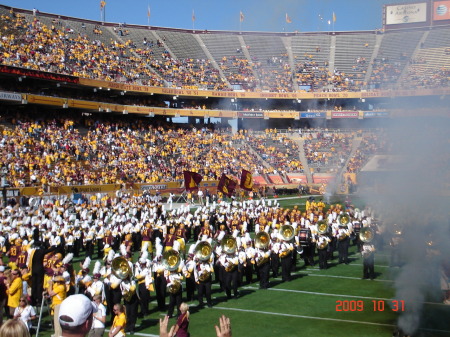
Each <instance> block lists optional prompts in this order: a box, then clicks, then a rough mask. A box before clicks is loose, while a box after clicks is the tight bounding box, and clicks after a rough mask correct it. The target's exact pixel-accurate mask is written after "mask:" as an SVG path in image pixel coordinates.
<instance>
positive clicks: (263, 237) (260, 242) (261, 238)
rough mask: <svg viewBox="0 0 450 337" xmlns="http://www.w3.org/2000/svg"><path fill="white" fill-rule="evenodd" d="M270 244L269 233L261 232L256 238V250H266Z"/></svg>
mask: <svg viewBox="0 0 450 337" xmlns="http://www.w3.org/2000/svg"><path fill="white" fill-rule="evenodd" d="M269 244H270V236H269V234H267V232H259V233H258V234H256V236H255V248H258V249H263V250H266V249H267V248H268V247H269Z"/></svg>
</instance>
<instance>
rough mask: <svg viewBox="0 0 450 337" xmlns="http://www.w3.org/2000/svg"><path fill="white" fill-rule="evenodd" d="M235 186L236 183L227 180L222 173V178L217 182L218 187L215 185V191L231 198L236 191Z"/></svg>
mask: <svg viewBox="0 0 450 337" xmlns="http://www.w3.org/2000/svg"><path fill="white" fill-rule="evenodd" d="M236 185H237V183H236V182H235V181H234V180H232V179H230V178H228V177H227V176H226V175H225V174H223V173H222V177H220V180H219V185H217V190H218V191H220V192H222V193H223V194H225V195H226V196H227V197H231V196H232V195H233V192H234V190H235V189H236Z"/></svg>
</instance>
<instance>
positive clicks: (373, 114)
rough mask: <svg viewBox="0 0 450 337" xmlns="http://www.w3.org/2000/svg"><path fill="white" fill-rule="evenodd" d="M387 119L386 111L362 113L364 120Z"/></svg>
mask: <svg viewBox="0 0 450 337" xmlns="http://www.w3.org/2000/svg"><path fill="white" fill-rule="evenodd" d="M376 117H389V112H387V111H364V118H376Z"/></svg>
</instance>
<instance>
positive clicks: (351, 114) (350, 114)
mask: <svg viewBox="0 0 450 337" xmlns="http://www.w3.org/2000/svg"><path fill="white" fill-rule="evenodd" d="M358 117H359V113H358V111H332V112H331V118H358Z"/></svg>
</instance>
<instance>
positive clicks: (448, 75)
mask: <svg viewBox="0 0 450 337" xmlns="http://www.w3.org/2000/svg"><path fill="white" fill-rule="evenodd" d="M402 85H403V87H404V88H405V89H406V88H408V89H410V88H440V87H448V86H449V85H450V69H449V68H445V67H443V68H440V69H435V70H431V71H424V70H423V69H421V68H420V67H416V66H412V67H411V68H409V69H408V75H407V80H406V81H404V82H403V83H402Z"/></svg>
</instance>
